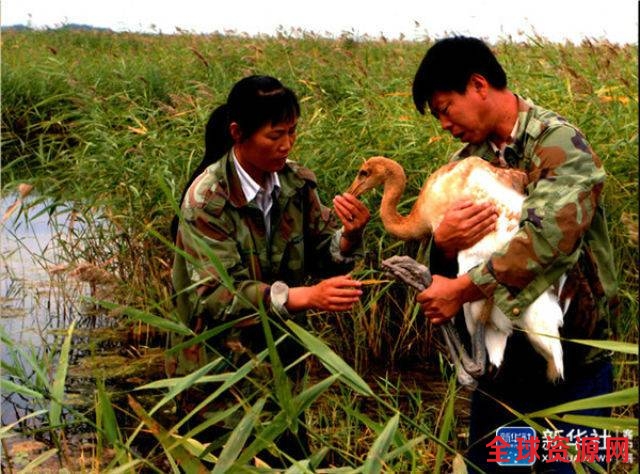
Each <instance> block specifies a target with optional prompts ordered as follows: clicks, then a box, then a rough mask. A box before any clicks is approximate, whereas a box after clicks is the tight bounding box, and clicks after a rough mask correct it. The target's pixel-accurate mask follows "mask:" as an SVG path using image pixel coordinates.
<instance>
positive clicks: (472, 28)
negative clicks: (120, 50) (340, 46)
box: [0, 0, 638, 44]
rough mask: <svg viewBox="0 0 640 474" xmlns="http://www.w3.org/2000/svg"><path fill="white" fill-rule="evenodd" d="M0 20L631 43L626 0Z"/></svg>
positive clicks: (327, 3) (146, 10)
mask: <svg viewBox="0 0 640 474" xmlns="http://www.w3.org/2000/svg"><path fill="white" fill-rule="evenodd" d="M0 15H1V17H0V23H1V24H2V25H3V26H7V25H15V24H22V25H29V26H31V27H34V28H44V27H56V26H61V25H64V24H69V23H80V24H87V25H92V26H96V27H106V28H111V29H113V30H115V31H137V32H149V33H160V32H161V33H165V34H172V33H176V32H177V31H178V30H177V28H178V29H180V30H183V31H188V32H194V33H211V32H221V33H223V32H225V31H233V32H236V33H247V34H251V35H253V34H259V33H263V34H275V33H276V32H277V31H278V30H281V31H284V32H292V31H294V30H295V29H298V28H299V29H301V30H304V31H307V32H313V33H317V34H321V35H327V36H339V35H340V34H342V33H348V34H351V35H353V36H355V37H360V36H363V35H368V36H370V37H373V38H379V37H380V36H381V35H384V36H385V37H387V38H389V39H396V38H399V37H400V36H401V35H403V37H404V38H406V39H415V40H421V39H424V38H426V37H429V38H439V37H442V36H445V35H447V34H452V33H456V34H465V35H472V36H479V37H482V38H483V39H486V40H489V41H495V40H498V39H501V38H512V39H514V40H517V41H521V40H526V39H527V38H528V37H530V36H532V35H536V34H537V35H539V36H542V37H544V38H546V39H548V40H550V41H558V42H564V41H567V40H568V41H572V42H574V43H578V42H580V41H581V40H582V39H584V38H590V39H596V40H603V39H606V40H609V41H611V42H614V43H632V44H637V43H638V3H637V2H636V1H634V0H601V1H586V0H536V1H518V0H444V1H443V0H385V1H382V0H315V1H308V0H262V1H258V0H172V1H167V0H110V1H104V0H103V1H100V2H96V1H95V0H3V1H2V2H1V4H0Z"/></svg>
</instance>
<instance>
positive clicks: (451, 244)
mask: <svg viewBox="0 0 640 474" xmlns="http://www.w3.org/2000/svg"><path fill="white" fill-rule="evenodd" d="M497 220H498V213H497V210H496V208H495V206H493V204H490V203H483V204H476V203H474V202H473V201H469V200H462V201H459V202H457V203H456V204H454V205H453V206H452V207H451V208H449V210H448V211H447V212H446V214H445V215H444V219H443V220H442V222H441V223H440V225H439V226H438V228H437V229H436V231H435V232H434V234H433V239H434V241H435V244H436V246H437V247H438V249H440V250H441V251H442V252H444V254H445V256H446V257H447V258H454V257H455V256H456V254H457V253H458V252H459V251H460V250H464V249H468V248H469V247H471V246H473V245H474V244H476V243H478V242H479V241H480V240H481V239H482V238H483V237H484V236H485V235H487V234H489V233H490V232H492V231H494V230H495V228H496V221H497Z"/></svg>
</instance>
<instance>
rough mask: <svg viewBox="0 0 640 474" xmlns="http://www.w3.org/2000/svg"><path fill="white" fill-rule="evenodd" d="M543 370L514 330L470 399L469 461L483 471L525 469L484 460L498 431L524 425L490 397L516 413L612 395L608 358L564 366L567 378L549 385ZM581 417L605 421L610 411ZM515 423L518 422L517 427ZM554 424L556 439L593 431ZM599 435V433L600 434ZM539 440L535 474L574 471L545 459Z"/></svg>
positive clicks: (588, 412) (585, 412)
mask: <svg viewBox="0 0 640 474" xmlns="http://www.w3.org/2000/svg"><path fill="white" fill-rule="evenodd" d="M565 360H567V359H566V358H565ZM565 364H566V362H565ZM545 372H546V362H545V361H544V359H543V358H542V357H541V356H540V355H538V354H537V353H536V352H535V351H534V350H533V348H532V347H531V345H530V344H529V341H528V340H527V339H526V336H525V335H524V334H522V333H518V332H516V333H514V334H513V335H512V336H511V337H510V338H509V342H508V344H507V349H506V351H505V359H504V362H503V365H502V366H501V367H500V369H498V370H493V371H490V372H489V373H488V374H486V375H485V376H483V378H482V379H481V380H480V383H479V385H478V388H477V389H476V390H475V391H474V393H473V395H472V398H471V420H470V427H469V449H468V452H467V458H468V459H469V460H470V461H471V462H473V463H474V464H475V465H477V466H478V467H479V468H481V469H482V470H483V471H484V472H487V473H494V472H496V473H498V472H517V473H519V474H523V473H526V472H528V469H526V468H523V467H520V466H514V467H506V466H499V465H498V464H497V463H495V462H488V460H489V459H491V458H494V456H492V455H491V454H490V453H491V449H492V448H491V447H487V446H486V445H487V443H489V442H490V441H492V440H493V439H494V437H495V435H496V429H497V428H499V427H501V426H505V425H509V426H527V424H526V422H524V421H517V417H516V416H515V415H513V414H512V413H510V412H509V411H508V410H507V409H505V408H504V407H503V406H501V405H500V404H499V403H498V402H497V401H495V400H494V399H496V400H498V401H501V402H502V403H504V404H505V405H508V406H509V407H511V408H513V409H515V410H517V411H518V412H520V413H531V412H534V411H537V410H542V409H544V408H548V407H552V406H555V405H559V404H561V403H565V402H570V401H574V400H578V399H581V398H588V397H593V396H596V395H602V394H605V393H610V392H612V391H613V370H612V365H611V361H610V359H609V358H607V357H603V358H601V359H599V360H598V361H596V362H593V363H590V364H588V365H582V366H580V367H574V366H565V380H564V381H563V382H560V383H557V384H553V383H550V382H549V381H548V380H547V378H546V375H545ZM579 413H580V414H581V415H591V416H604V417H608V416H611V409H609V408H599V409H590V410H583V411H580V412H579ZM514 420H516V421H515V423H514ZM535 421H536V422H537V423H539V424H540V425H542V426H544V427H545V428H547V427H548V428H549V429H550V430H552V431H554V429H553V428H552V427H551V426H549V424H548V423H547V422H545V420H542V419H536V420H535ZM553 424H554V426H555V428H556V429H557V430H562V433H560V436H567V435H568V433H569V432H570V430H572V429H574V430H575V429H576V428H580V429H582V430H583V431H584V430H587V433H589V435H590V434H591V433H592V432H593V428H587V427H577V426H576V425H570V424H567V423H561V422H555V421H554V422H553ZM597 431H598V432H599V433H600V432H601V430H597ZM574 432H575V431H574ZM537 436H538V438H539V439H540V441H541V443H540V445H541V449H540V451H539V454H540V460H538V461H536V463H535V464H534V466H532V468H533V469H535V472H545V473H546V472H551V473H573V472H575V471H574V469H573V467H572V466H571V463H565V462H553V463H548V462H545V461H543V460H542V455H543V454H547V453H546V451H543V450H542V441H543V439H542V438H543V437H542V435H541V434H540V433H537ZM574 442H575V440H574ZM602 452H604V451H602ZM468 469H469V472H470V473H472V472H481V471H477V470H475V469H473V468H472V467H471V466H469V467H468ZM530 470H531V469H529V471H530Z"/></svg>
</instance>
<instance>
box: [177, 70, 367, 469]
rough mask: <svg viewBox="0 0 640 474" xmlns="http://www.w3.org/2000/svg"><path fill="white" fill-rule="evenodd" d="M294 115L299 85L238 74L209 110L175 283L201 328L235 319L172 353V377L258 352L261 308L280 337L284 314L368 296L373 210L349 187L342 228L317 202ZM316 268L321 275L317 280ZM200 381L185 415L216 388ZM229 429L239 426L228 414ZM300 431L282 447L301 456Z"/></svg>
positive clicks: (186, 202)
mask: <svg viewBox="0 0 640 474" xmlns="http://www.w3.org/2000/svg"><path fill="white" fill-rule="evenodd" d="M299 116H300V106H299V103H298V100H297V98H296V96H295V94H294V92H293V91H292V90H290V89H288V88H286V87H284V86H283V85H282V84H281V83H280V82H279V81H278V80H277V79H274V78H272V77H269V76H250V77H246V78H244V79H242V80H240V81H239V82H238V83H236V84H235V85H234V86H233V88H232V90H231V92H230V94H229V97H228V99H227V102H226V103H225V104H223V105H221V106H220V107H218V108H217V109H216V110H214V112H213V113H212V114H211V117H210V119H209V122H208V124H207V129H206V136H205V157H204V159H203V161H202V163H201V164H200V166H199V167H198V169H197V170H196V171H195V172H194V174H193V176H192V178H191V180H190V182H189V183H188V185H187V187H186V189H185V192H184V194H183V197H182V206H181V215H182V218H181V219H180V221H179V225H177V222H178V221H177V220H176V221H174V226H173V230H174V236H175V243H176V246H177V248H178V249H179V250H180V251H178V252H176V256H175V260H174V266H173V283H174V287H175V291H176V308H177V311H178V314H179V316H180V318H181V319H182V320H183V321H184V322H185V323H186V324H188V325H189V327H190V328H191V329H193V331H194V332H196V333H202V332H204V331H207V330H210V329H212V328H215V327H217V326H220V325H222V324H224V323H230V326H231V328H230V329H229V330H227V331H224V332H223V333H221V334H218V335H216V336H215V337H214V338H209V339H208V340H207V341H205V343H200V344H193V345H190V346H188V347H186V348H185V347H184V345H182V346H181V349H180V350H174V351H173V354H172V357H171V359H170V360H169V361H168V372H169V374H170V375H184V374H188V373H191V372H193V371H194V370H196V369H197V368H199V367H202V366H203V365H204V364H205V363H207V362H209V361H211V360H213V359H215V358H217V357H221V356H222V357H223V358H224V360H225V362H226V364H228V366H229V367H239V366H240V365H242V363H244V362H246V361H247V360H248V358H249V357H250V356H251V355H252V354H253V355H255V354H257V353H258V352H260V351H261V350H263V349H264V348H265V347H266V342H265V337H264V332H263V327H262V325H261V324H260V317H259V308H264V309H265V310H266V313H267V315H268V318H269V320H270V322H271V323H272V324H271V330H272V331H274V338H277V337H278V335H279V334H280V333H279V331H278V328H279V327H281V326H282V322H283V320H286V319H288V318H295V319H296V320H303V319H304V314H305V311H306V310H310V309H313V310H319V311H347V310H349V309H351V308H352V306H353V305H354V304H355V303H356V302H357V301H358V300H359V298H360V295H361V294H362V292H361V290H360V283H359V282H358V281H357V280H354V279H353V278H351V276H349V275H348V274H347V272H348V271H349V270H350V269H351V268H352V264H353V261H354V258H355V256H356V251H358V249H359V247H360V246H361V241H362V232H363V230H364V227H365V225H366V223H367V222H368V220H369V218H370V215H369V211H368V210H367V208H366V207H365V206H364V205H363V204H362V203H361V202H360V201H358V200H357V199H356V198H355V197H353V196H352V195H349V194H345V195H341V196H336V197H335V199H334V208H335V214H336V215H337V217H338V218H339V219H340V221H341V223H342V226H340V225H339V223H338V222H337V221H336V219H335V217H334V216H333V215H332V213H331V212H330V210H329V209H328V208H326V207H324V206H323V205H322V203H321V202H320V200H319V198H318V194H317V190H316V186H317V185H316V180H315V176H314V174H313V173H312V172H311V171H310V170H308V169H306V168H305V167H303V166H301V165H300V164H298V163H295V162H293V161H289V160H288V156H289V153H290V152H291V149H292V147H293V144H294V142H295V139H296V127H297V122H298V117H299ZM212 257H213V258H212ZM221 268H224V269H226V273H227V274H228V278H227V277H226V276H225V275H224V273H225V272H223V271H222V270H221ZM310 275H313V276H315V277H320V278H324V279H321V280H320V281H318V282H317V283H315V284H310V283H309V281H308V278H309V276H310ZM331 275H338V276H332V277H329V276H331ZM224 281H226V283H223V282H224ZM173 342H174V345H176V344H178V343H183V340H182V339H180V338H178V337H175V338H174V341H173ZM187 345H188V344H187ZM170 353H171V351H170ZM302 353H303V351H302V349H301V348H300V347H299V346H298V345H297V344H295V343H294V342H293V340H292V339H291V338H287V339H285V341H284V343H282V344H279V345H278V354H279V356H280V358H281V359H282V363H283V365H284V366H285V367H287V366H288V365H289V364H290V363H292V362H293V361H295V360H296V359H298V357H299V356H300V355H301V354H302ZM299 366H300V364H298V365H297V367H299ZM255 372H256V371H254V373H255ZM290 376H292V377H293V378H294V379H297V378H298V375H297V374H293V375H292V374H290ZM247 385H249V384H247ZM197 387H200V386H197ZM252 387H253V388H252V390H251V389H249V392H251V395H247V394H248V392H246V391H244V392H243V395H242V396H243V397H245V396H249V397H252V396H257V394H256V389H255V385H254V386H252ZM200 388H201V389H202V390H201V393H198V388H193V389H192V390H191V391H190V392H189V394H188V396H187V397H183V401H185V402H186V403H185V404H184V406H183V407H182V408H183V410H184V411H185V412H188V411H190V410H191V409H192V408H193V407H195V406H196V405H197V403H199V402H200V401H201V400H203V399H204V397H205V396H206V395H208V394H210V393H211V390H210V389H206V388H202V387H200ZM244 388H245V389H248V388H249V387H244ZM231 401H232V402H234V401H235V402H236V403H237V400H236V399H233V398H232V399H231ZM218 402H219V400H216V403H218ZM218 409H220V407H219V406H218V407H217V408H216V410H218ZM218 428H220V429H221V430H224V427H220V426H218ZM226 428H227V429H232V428H233V423H232V422H229V420H226ZM217 433H218V434H220V433H223V431H220V430H219V431H218V432H217ZM304 438H305V437H304V435H303V436H300V432H299V433H298V434H297V435H296V436H294V437H291V436H290V437H289V438H288V439H286V440H285V441H284V442H281V443H278V445H279V447H280V448H281V449H282V450H286V451H287V452H288V454H289V455H291V456H293V457H295V458H297V459H300V458H301V457H303V456H306V453H305V448H306V446H305V445H306V440H305V439H304ZM207 441H212V440H211V439H208V440H207Z"/></svg>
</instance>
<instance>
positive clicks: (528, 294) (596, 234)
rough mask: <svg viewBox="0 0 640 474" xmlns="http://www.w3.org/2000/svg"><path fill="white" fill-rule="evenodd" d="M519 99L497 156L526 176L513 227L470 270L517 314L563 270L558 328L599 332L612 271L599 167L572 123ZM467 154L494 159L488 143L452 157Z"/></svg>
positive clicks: (567, 332)
mask: <svg viewBox="0 0 640 474" xmlns="http://www.w3.org/2000/svg"><path fill="white" fill-rule="evenodd" d="M518 104H519V105H518V108H519V112H518V128H517V131H516V135H515V140H514V141H513V143H511V144H509V145H507V147H506V149H505V150H504V159H505V161H506V163H507V166H509V167H513V168H519V169H521V170H523V171H525V172H526V173H527V175H528V180H529V184H528V186H527V188H526V194H527V195H526V198H525V201H524V204H523V208H522V214H521V217H520V229H519V231H518V232H517V234H516V235H515V236H514V238H513V239H512V240H511V242H510V243H509V244H508V245H507V246H506V247H505V248H503V249H501V250H499V251H497V252H496V253H494V254H493V255H492V257H491V258H490V259H489V261H488V262H486V263H485V264H483V265H480V266H478V267H476V268H474V269H472V270H471V271H470V272H469V275H470V277H471V279H472V281H473V282H474V283H475V284H476V285H477V286H478V287H479V288H480V289H481V291H482V292H483V293H484V294H485V295H487V296H491V295H493V297H494V303H495V304H496V305H498V307H499V308H500V309H501V310H502V311H503V312H504V314H506V315H511V316H512V317H517V316H518V315H520V314H521V312H522V311H523V309H524V308H526V307H527V306H528V305H529V304H530V303H531V302H532V301H533V300H535V299H536V298H537V297H538V296H539V295H540V294H541V293H542V292H543V291H545V289H546V288H548V287H549V286H551V285H553V284H556V283H557V282H558V279H559V277H560V276H561V275H562V274H567V276H568V279H567V283H566V284H565V287H564V290H563V295H564V296H566V297H571V298H572V303H571V307H570V309H569V312H568V314H567V316H566V317H565V327H564V328H563V331H564V334H563V335H564V336H566V337H572V338H596V337H606V336H607V332H608V329H607V328H606V326H607V324H606V322H605V321H604V319H605V318H604V316H605V313H606V311H607V309H606V306H607V301H608V300H610V299H612V298H613V297H614V295H615V293H616V290H617V277H616V268H615V265H614V262H613V252H612V247H611V243H610V241H609V234H608V230H607V223H606V219H605V214H604V210H603V209H602V207H601V203H600V195H601V192H602V188H603V185H604V181H605V170H604V168H603V166H602V163H601V161H600V159H599V158H598V156H597V155H596V153H595V152H594V151H593V150H592V148H591V146H590V145H589V144H588V143H587V141H586V139H585V137H584V136H583V134H582V133H581V132H580V131H579V130H578V129H577V128H576V127H575V126H573V125H571V124H569V123H568V122H567V121H566V120H565V119H564V118H562V117H560V116H559V115H557V114H556V113H553V112H550V111H548V110H545V109H543V108H541V107H538V106H536V105H534V104H533V103H531V102H528V101H526V100H524V99H522V98H518ZM472 155H477V156H481V157H483V158H485V159H486V160H488V161H491V162H492V163H493V164H496V165H498V166H499V162H498V160H497V158H496V154H495V152H494V151H493V149H492V147H491V145H490V143H489V142H485V143H482V144H479V145H474V144H468V145H466V146H465V147H463V148H462V149H461V150H460V151H459V152H458V153H456V155H455V156H454V158H453V159H454V160H455V159H462V158H465V157H468V156H472Z"/></svg>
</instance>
